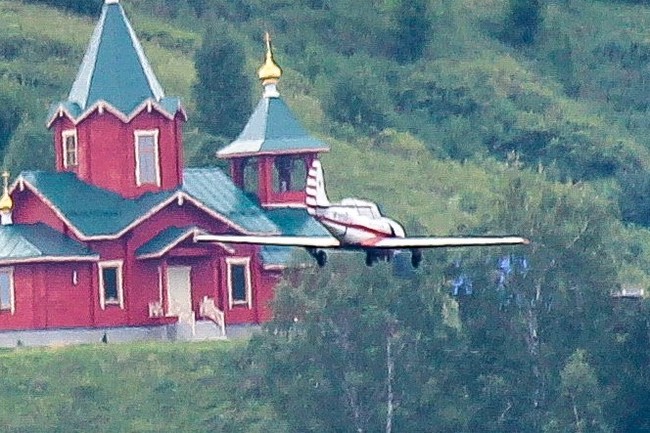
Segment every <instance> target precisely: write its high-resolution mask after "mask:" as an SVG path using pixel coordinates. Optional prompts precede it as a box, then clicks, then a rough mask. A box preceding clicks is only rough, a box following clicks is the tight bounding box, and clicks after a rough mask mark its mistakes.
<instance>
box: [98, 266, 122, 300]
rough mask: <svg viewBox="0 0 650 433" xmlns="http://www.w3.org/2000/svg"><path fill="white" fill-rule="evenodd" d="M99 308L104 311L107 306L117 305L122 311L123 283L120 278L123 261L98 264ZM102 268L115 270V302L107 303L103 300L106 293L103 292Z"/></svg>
mask: <svg viewBox="0 0 650 433" xmlns="http://www.w3.org/2000/svg"><path fill="white" fill-rule="evenodd" d="M97 268H98V270H99V306H100V307H101V309H102V310H105V309H106V306H107V305H119V307H120V308H121V309H124V282H123V279H122V278H123V277H122V272H123V268H124V261H123V260H110V261H106V262H99V264H98V267H97ZM104 268H117V301H111V302H107V300H106V299H105V297H106V293H105V292H106V291H105V290H104V275H103V272H102V271H103V270H104Z"/></svg>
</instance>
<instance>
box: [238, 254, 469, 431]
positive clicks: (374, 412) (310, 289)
mask: <svg viewBox="0 0 650 433" xmlns="http://www.w3.org/2000/svg"><path fill="white" fill-rule="evenodd" d="M362 263H363V259H361V258H359V260H349V259H343V258H342V257H340V256H338V257H337V256H334V257H332V258H331V260H330V265H329V266H331V269H332V271H329V272H323V271H322V270H318V269H315V270H307V271H303V272H302V273H301V274H300V275H299V276H298V274H296V275H293V276H289V278H288V279H287V281H286V282H285V284H284V285H282V287H281V288H280V289H279V291H278V295H277V299H276V302H275V317H274V320H273V322H272V323H271V324H270V325H269V327H268V332H266V333H265V334H264V335H262V336H260V337H259V338H257V339H255V340H253V342H252V343H251V345H250V347H249V349H250V350H251V353H253V354H255V359H256V360H257V361H256V364H255V365H254V367H255V369H254V371H257V372H260V374H261V375H262V377H263V380H264V384H265V389H266V390H268V391H267V393H268V394H269V395H272V397H271V398H272V401H273V405H274V407H275V409H276V411H277V413H280V414H282V415H283V417H285V421H287V423H288V424H289V425H290V426H291V428H292V431H294V432H357V433H358V432H376V431H385V432H399V431H420V432H442V431H462V430H463V429H464V427H465V419H464V416H465V413H464V410H463V409H462V402H463V400H465V397H464V395H463V387H462V386H458V382H457V374H456V372H457V370H459V368H458V367H456V363H457V362H458V360H459V359H462V342H461V340H460V339H459V338H458V336H459V323H458V320H457V319H458V318H457V309H456V304H455V302H454V301H453V300H452V299H451V298H449V297H448V296H447V295H446V294H445V290H444V286H443V285H442V284H441V282H442V281H441V279H440V278H439V277H437V275H440V273H439V271H440V269H439V267H438V265H436V264H435V263H433V264H432V263H429V264H428V265H426V266H425V269H423V271H422V273H421V274H418V275H416V276H414V278H412V279H406V280H404V279H398V278H396V277H393V276H392V275H391V271H390V267H389V266H387V265H379V266H377V267H375V268H372V269H369V268H367V267H365V266H364V265H363V264H362ZM291 281H294V283H292V282H291ZM443 347H444V350H442V348H443ZM459 403H460V404H459ZM434 419H435V422H432V420H434Z"/></svg>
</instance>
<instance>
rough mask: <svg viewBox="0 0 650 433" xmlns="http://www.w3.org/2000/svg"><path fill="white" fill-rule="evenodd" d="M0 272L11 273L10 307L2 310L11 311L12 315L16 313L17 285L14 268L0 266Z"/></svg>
mask: <svg viewBox="0 0 650 433" xmlns="http://www.w3.org/2000/svg"><path fill="white" fill-rule="evenodd" d="M0 272H6V273H8V274H9V305H10V308H9V309H4V310H0V313H1V312H2V311H11V315H14V314H15V313H16V292H15V291H16V285H15V282H14V268H0Z"/></svg>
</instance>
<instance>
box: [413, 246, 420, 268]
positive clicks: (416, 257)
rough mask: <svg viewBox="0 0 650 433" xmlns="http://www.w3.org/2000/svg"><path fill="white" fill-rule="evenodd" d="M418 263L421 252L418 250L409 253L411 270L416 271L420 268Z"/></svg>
mask: <svg viewBox="0 0 650 433" xmlns="http://www.w3.org/2000/svg"><path fill="white" fill-rule="evenodd" d="M420 262H422V252H421V251H419V250H413V251H411V265H412V266H413V269H417V268H418V266H420Z"/></svg>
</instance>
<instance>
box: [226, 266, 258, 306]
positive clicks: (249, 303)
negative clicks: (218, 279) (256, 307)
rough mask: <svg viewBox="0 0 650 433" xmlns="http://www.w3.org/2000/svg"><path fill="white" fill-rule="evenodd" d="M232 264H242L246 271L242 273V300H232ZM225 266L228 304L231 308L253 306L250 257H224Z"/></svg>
mask: <svg viewBox="0 0 650 433" xmlns="http://www.w3.org/2000/svg"><path fill="white" fill-rule="evenodd" d="M232 265H244V266H245V267H246V272H245V274H244V276H245V279H246V299H245V300H243V301H239V300H234V299H233V293H232ZM226 268H227V275H226V278H227V284H228V305H229V307H230V309H231V310H232V308H233V307H239V306H242V305H245V306H246V307H248V308H249V309H250V308H253V285H252V279H251V259H250V257H226Z"/></svg>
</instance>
